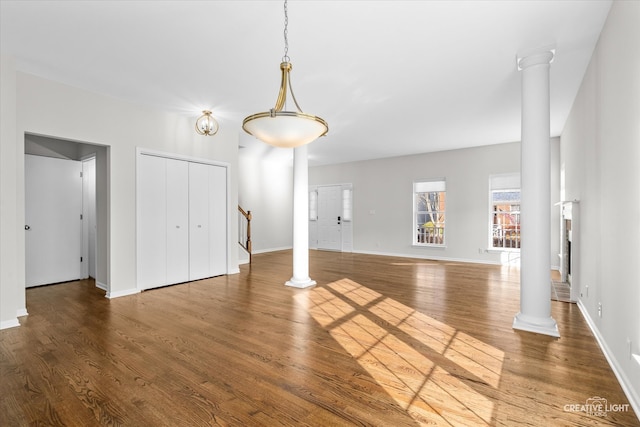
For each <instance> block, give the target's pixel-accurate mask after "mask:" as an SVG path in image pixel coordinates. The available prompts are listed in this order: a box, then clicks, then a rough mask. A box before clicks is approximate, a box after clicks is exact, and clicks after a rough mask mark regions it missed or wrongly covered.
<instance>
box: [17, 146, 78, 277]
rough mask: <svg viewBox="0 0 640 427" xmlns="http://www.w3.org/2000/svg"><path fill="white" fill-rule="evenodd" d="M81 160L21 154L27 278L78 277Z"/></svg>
mask: <svg viewBox="0 0 640 427" xmlns="http://www.w3.org/2000/svg"><path fill="white" fill-rule="evenodd" d="M81 172H82V162H78V161H75V160H66V159H56V158H51V157H42V156H33V155H25V218H26V224H25V251H26V252H25V257H26V258H25V264H26V271H25V275H26V276H25V283H26V286H27V287H30V286H38V285H44V284H50V283H58V282H66V281H70V280H77V279H79V278H80V277H81V259H80V257H81V256H82V255H81V248H82V219H81V214H82V177H81Z"/></svg>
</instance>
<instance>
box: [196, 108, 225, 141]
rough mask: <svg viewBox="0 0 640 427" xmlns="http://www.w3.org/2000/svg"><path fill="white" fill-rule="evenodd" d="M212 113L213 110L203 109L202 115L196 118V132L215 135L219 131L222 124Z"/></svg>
mask: <svg viewBox="0 0 640 427" xmlns="http://www.w3.org/2000/svg"><path fill="white" fill-rule="evenodd" d="M211 114H212V113H211V111H209V110H203V111H202V115H201V116H200V117H198V120H196V132H198V134H199V135H204V136H213V135H215V134H216V133H218V129H219V128H220V126H218V122H217V121H216V119H214V118H213V116H212V115H211Z"/></svg>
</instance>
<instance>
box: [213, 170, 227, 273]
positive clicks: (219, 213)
mask: <svg viewBox="0 0 640 427" xmlns="http://www.w3.org/2000/svg"><path fill="white" fill-rule="evenodd" d="M209 188H210V190H209V224H210V228H209V248H210V249H209V250H210V253H211V256H210V257H209V260H210V275H211V276H219V275H221V274H226V273H227V168H225V167H222V166H210V167H209Z"/></svg>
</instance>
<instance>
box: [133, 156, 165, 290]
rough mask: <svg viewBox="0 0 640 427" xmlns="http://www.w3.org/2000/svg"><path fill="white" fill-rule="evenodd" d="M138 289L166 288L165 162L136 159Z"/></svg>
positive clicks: (147, 157)
mask: <svg viewBox="0 0 640 427" xmlns="http://www.w3.org/2000/svg"><path fill="white" fill-rule="evenodd" d="M138 168H139V170H138V186H137V191H138V195H137V199H138V263H137V265H138V287H139V288H141V289H149V288H152V287H155V286H163V285H166V284H167V281H166V278H167V271H166V265H167V225H166V224H167V214H166V206H167V193H166V186H167V178H166V173H167V172H166V159H164V158H162V157H155V156H147V155H142V156H140V158H139V159H138Z"/></svg>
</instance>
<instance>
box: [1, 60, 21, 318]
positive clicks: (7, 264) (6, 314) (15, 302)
mask: <svg viewBox="0 0 640 427" xmlns="http://www.w3.org/2000/svg"><path fill="white" fill-rule="evenodd" d="M15 141H16V71H15V61H14V60H13V58H11V57H8V56H2V57H1V58H0V329H4V328H9V327H13V326H18V319H17V315H18V314H24V313H23V312H21V313H18V309H22V310H24V296H23V295H22V296H21V293H22V294H24V280H23V284H22V290H20V289H19V287H18V285H17V283H18V273H19V270H18V269H17V268H16V266H17V258H18V254H17V253H16V245H17V239H18V234H19V233H24V224H23V225H22V228H20V225H19V224H18V218H17V205H16V198H17V194H16V174H17V165H16V160H17V151H19V150H18V149H17V146H16V143H15ZM22 275H23V276H24V273H22Z"/></svg>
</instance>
